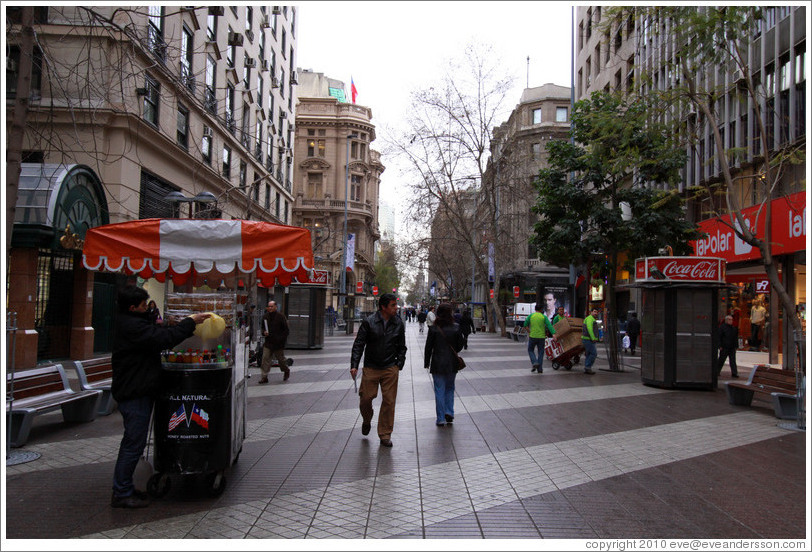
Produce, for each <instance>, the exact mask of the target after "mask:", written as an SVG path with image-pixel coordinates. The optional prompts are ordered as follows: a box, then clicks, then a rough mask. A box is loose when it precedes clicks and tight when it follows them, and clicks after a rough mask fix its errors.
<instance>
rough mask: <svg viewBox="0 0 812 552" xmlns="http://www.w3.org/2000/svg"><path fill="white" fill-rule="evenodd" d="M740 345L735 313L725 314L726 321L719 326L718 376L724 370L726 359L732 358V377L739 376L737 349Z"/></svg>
mask: <svg viewBox="0 0 812 552" xmlns="http://www.w3.org/2000/svg"><path fill="white" fill-rule="evenodd" d="M738 347H739V329H738V328H737V327H736V326H734V325H733V315H730V314H728V315H727V316H725V321H724V322H722V324H721V325H720V326H719V362H718V364H717V365H716V376H717V377H719V374H720V373H721V372H722V368H723V367H724V366H725V359H730V377H732V378H738V377H739V369H738V367H737V366H736V349H738Z"/></svg>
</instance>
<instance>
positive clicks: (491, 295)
mask: <svg viewBox="0 0 812 552" xmlns="http://www.w3.org/2000/svg"><path fill="white" fill-rule="evenodd" d="M491 299H493V289H491Z"/></svg>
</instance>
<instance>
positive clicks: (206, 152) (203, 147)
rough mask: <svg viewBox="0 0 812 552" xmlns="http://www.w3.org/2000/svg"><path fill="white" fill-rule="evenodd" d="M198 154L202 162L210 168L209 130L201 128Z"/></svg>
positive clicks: (204, 127) (205, 127)
mask: <svg viewBox="0 0 812 552" xmlns="http://www.w3.org/2000/svg"><path fill="white" fill-rule="evenodd" d="M200 154H201V156H202V157H203V161H204V162H205V163H206V164H207V165H209V166H211V129H210V128H209V127H207V126H205V125H204V126H203V138H202V139H201V141H200Z"/></svg>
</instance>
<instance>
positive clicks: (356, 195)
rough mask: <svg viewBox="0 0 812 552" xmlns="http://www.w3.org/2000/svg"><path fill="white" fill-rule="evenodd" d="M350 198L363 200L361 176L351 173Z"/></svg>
mask: <svg viewBox="0 0 812 552" xmlns="http://www.w3.org/2000/svg"><path fill="white" fill-rule="evenodd" d="M350 200H351V201H361V176H360V175H357V174H353V175H350Z"/></svg>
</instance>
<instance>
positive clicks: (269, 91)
mask: <svg viewBox="0 0 812 552" xmlns="http://www.w3.org/2000/svg"><path fill="white" fill-rule="evenodd" d="M26 9H27V8H25V7H12V8H7V9H6V14H7V25H6V33H7V34H6V39H7V50H6V51H7V54H8V59H7V62H6V111H7V125H8V126H7V129H6V132H7V134H6V135H7V136H8V137H9V152H10V153H9V158H10V159H11V158H12V154H14V153H17V154H19V155H21V157H22V160H23V171H22V176H21V179H20V185H19V194H18V200H17V209H16V218H15V225H14V232H13V235H12V238H11V240H12V247H13V250H12V254H11V257H10V266H9V271H8V274H9V284H10V285H9V299H8V304H9V308H10V309H13V310H15V311H16V312H17V316H18V327H19V328H20V331H18V334H17V357H16V358H17V366H18V367H27V366H33V365H34V364H36V362H37V360H47V359H62V358H70V359H82V358H88V357H91V356H93V355H94V353H97V352H104V351H109V347H110V337H111V336H110V334H109V332H105V331H102V328H104V327H105V325H104V324H105V322H106V323H108V325H109V321H110V319H111V315H112V312H111V309H112V305H113V301H111V297H112V294H113V293H114V291H115V285H116V281H115V278H112V277H111V275H107V274H93V273H87V272H86V271H85V270H84V269H83V268H82V267H81V262H80V261H81V255H80V253H81V241H82V238H83V237H84V235H85V232H86V231H87V229H88V228H91V227H94V226H97V225H100V224H104V223H108V222H110V223H115V222H122V221H128V220H133V219H141V218H152V217H187V216H188V217H198V218H232V219H254V220H262V221H269V222H278V223H286V224H289V223H291V222H292V217H291V206H292V204H293V194H292V180H291V178H292V161H293V158H292V155H293V150H292V142H293V132H294V128H293V121H294V109H295V95H296V94H295V87H296V71H295V67H296V42H297V23H296V8H294V7H289V6H278V7H271V6H256V5H242V6H237V5H234V6H227V7H223V6H209V7H187V6H177V5H174V6H153V5H150V6H121V5H117V6H95V5H94V6H89V7H85V6H78V5H77V6H38V7H34V8H31V9H33V10H34V20H33V24H32V28H31V29H30V30H33V32H34V33H35V34H36V42H35V44H34V45H33V50H32V51H30V50H28V48H30V46H27V45H26V44H30V42H27V41H26V36H27V32H26V31H27V30H29V29H26V26H25V25H24V24H23V21H24V17H25V13H26ZM26 58H29V59H31V60H32V61H33V69H32V75H31V77H32V78H31V90H30V94H29V95H28V99H29V101H28V105H27V110H26V113H25V116H24V118H25V120H24V126H23V127H19V126H15V124H14V122H15V121H14V107H15V101H14V100H16V97H17V91H18V87H17V85H18V76H19V74H20V68H21V67H24V66H26V65H27V64H26V63H21V62H22V61H26ZM20 128H22V129H23V130H22V131H20V130H19V129H20ZM15 132H16V134H15ZM15 145H18V146H19V147H20V148H21V150H14V147H15ZM63 237H67V238H68V239H63V240H60V238H63ZM94 276H95V278H94ZM158 291H159V290H155V289H153V290H151V293H152V294H153V295H154V296H156V297H159V296H162V293H158Z"/></svg>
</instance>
